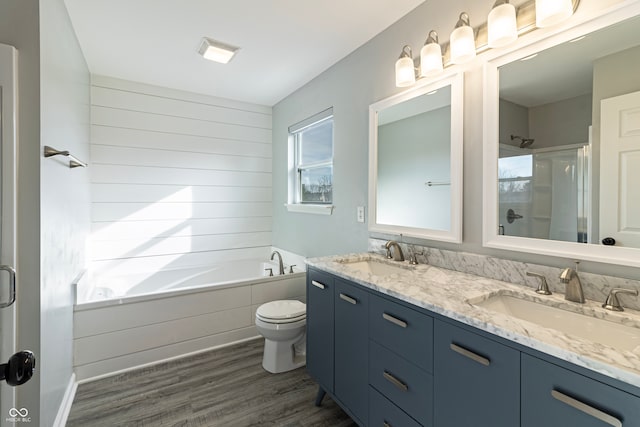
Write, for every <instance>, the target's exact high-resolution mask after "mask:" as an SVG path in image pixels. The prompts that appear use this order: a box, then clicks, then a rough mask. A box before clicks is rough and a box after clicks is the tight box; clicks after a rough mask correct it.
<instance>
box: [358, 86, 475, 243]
mask: <svg viewBox="0 0 640 427" xmlns="http://www.w3.org/2000/svg"><path fill="white" fill-rule="evenodd" d="M462 90H463V89H462V75H461V74H456V75H454V76H450V77H446V78H444V79H442V80H439V81H437V82H434V83H432V84H429V85H424V86H421V87H419V88H416V89H412V90H409V91H407V92H403V93H401V94H399V95H395V96H393V97H390V98H387V99H384V100H382V101H379V102H377V103H375V104H373V105H371V106H370V108H369V231H371V232H379V233H386V234H402V235H403V236H409V237H417V238H424V239H431V240H440V241H447V242H456V243H459V242H461V241H462V127H463V121H462V120H463V118H462V102H463V101H462V96H463V95H462Z"/></svg>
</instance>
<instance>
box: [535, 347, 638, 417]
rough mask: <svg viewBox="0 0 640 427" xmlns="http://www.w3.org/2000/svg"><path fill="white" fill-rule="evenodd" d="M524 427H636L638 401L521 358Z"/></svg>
mask: <svg viewBox="0 0 640 427" xmlns="http://www.w3.org/2000/svg"><path fill="white" fill-rule="evenodd" d="M522 426H523V427H538V426H549V427H562V426H580V427H610V426H624V427H639V426H640V398H638V397H636V396H633V395H631V394H629V393H626V392H624V391H622V390H619V389H617V388H614V387H611V386H609V385H606V384H603V383H601V382H599V381H596V380H594V379H591V378H587V377H584V376H582V375H580V374H577V373H575V372H572V371H569V370H567V369H564V368H561V367H559V366H556V365H554V364H552V363H548V362H545V361H543V360H540V359H537V358H535V357H532V356H529V355H526V354H523V355H522Z"/></svg>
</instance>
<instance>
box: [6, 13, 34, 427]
mask: <svg viewBox="0 0 640 427" xmlns="http://www.w3.org/2000/svg"><path fill="white" fill-rule="evenodd" d="M38 24H39V15H38V0H2V1H0V42H1V43H5V44H8V45H12V46H14V47H15V48H16V49H18V67H19V68H18V105H19V107H18V108H19V109H18V114H19V117H18V120H19V127H18V138H19V139H18V185H19V190H18V207H17V209H18V234H17V239H18V262H17V266H16V269H17V272H18V274H19V276H18V283H17V299H16V307H17V322H16V325H17V343H16V350H17V349H29V350H31V351H33V352H34V353H35V354H36V355H37V356H38V357H39V355H40V262H39V253H40V157H41V154H40V43H39V37H40V32H39V31H40V30H39V25H38ZM2 387H7V386H6V385H3V386H2ZM16 395H17V402H16V403H17V405H18V407H19V408H27V409H29V411H30V415H31V420H32V424H33V425H38V423H39V419H38V412H39V411H38V408H39V405H40V372H39V370H38V371H36V374H35V376H34V377H33V378H32V379H31V381H30V382H28V383H27V384H24V385H23V386H21V387H19V388H17V389H16ZM3 409H4V408H3ZM5 417H6V415H5V414H4V413H3V414H0V422H4V419H5Z"/></svg>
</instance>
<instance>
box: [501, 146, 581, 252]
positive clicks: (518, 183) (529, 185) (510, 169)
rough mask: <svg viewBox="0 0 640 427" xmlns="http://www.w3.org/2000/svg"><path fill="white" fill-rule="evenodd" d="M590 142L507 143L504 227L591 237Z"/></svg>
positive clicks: (529, 233) (554, 236)
mask: <svg viewBox="0 0 640 427" xmlns="http://www.w3.org/2000/svg"><path fill="white" fill-rule="evenodd" d="M589 164H590V147H589V145H588V144H585V145H582V144H580V145H571V146H561V147H557V148H545V149H534V150H526V149H524V150H523V149H519V148H514V147H501V149H500V159H499V162H498V170H499V171H498V174H499V175H498V176H499V182H498V186H499V224H500V233H501V234H505V235H510V236H518V237H533V238H539V239H550V240H562V241H567V242H580V243H587V241H588V237H589V230H590V228H591V224H590V221H589V219H588V215H587V212H589V179H590V178H589V176H590V172H589V171H590V168H589Z"/></svg>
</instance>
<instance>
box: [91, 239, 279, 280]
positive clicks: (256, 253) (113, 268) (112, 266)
mask: <svg viewBox="0 0 640 427" xmlns="http://www.w3.org/2000/svg"><path fill="white" fill-rule="evenodd" d="M95 243H96V242H94V245H95ZM268 256H269V248H262V247H259V248H242V249H225V250H223V251H213V252H189V253H185V254H179V255H158V256H150V257H138V258H120V259H110V260H104V261H93V262H92V263H91V267H92V270H93V271H94V272H95V273H96V274H99V275H100V276H102V277H107V276H112V275H113V276H118V275H121V274H129V273H131V274H136V273H143V272H149V271H157V270H163V269H173V268H188V267H195V266H202V265H206V264H215V263H223V262H227V261H235V260H239V259H250V258H267V257H268Z"/></svg>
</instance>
